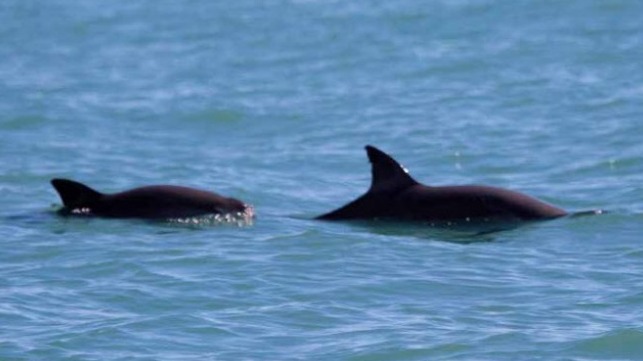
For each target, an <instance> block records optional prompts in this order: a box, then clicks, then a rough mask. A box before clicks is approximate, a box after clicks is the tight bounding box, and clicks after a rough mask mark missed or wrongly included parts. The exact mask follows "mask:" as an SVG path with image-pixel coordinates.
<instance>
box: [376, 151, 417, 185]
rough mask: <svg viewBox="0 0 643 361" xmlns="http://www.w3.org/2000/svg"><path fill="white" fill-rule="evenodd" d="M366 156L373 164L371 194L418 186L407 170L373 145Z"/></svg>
mask: <svg viewBox="0 0 643 361" xmlns="http://www.w3.org/2000/svg"><path fill="white" fill-rule="evenodd" d="M366 154H367V155H368V160H369V161H370V162H371V173H372V175H373V178H372V181H371V188H370V189H369V192H372V191H376V192H378V191H395V190H399V189H401V188H405V187H409V186H412V185H414V184H417V181H415V179H413V178H412V177H411V176H410V175H409V172H408V171H407V170H406V168H404V167H403V166H401V165H400V163H398V162H397V161H396V160H395V159H393V158H392V157H391V156H390V155H388V154H386V153H384V152H382V151H381V150H379V149H377V148H375V147H373V146H372V145H367V146H366Z"/></svg>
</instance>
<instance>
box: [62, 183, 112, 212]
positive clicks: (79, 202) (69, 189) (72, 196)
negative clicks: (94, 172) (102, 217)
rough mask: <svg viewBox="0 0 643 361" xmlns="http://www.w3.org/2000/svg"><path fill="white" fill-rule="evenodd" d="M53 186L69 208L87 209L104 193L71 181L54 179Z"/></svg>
mask: <svg viewBox="0 0 643 361" xmlns="http://www.w3.org/2000/svg"><path fill="white" fill-rule="evenodd" d="M51 185H52V186H54V188H55V189H56V192H58V194H59V195H60V199H62V201H63V205H64V206H65V207H67V208H78V207H87V206H89V205H91V204H93V203H94V202H96V201H97V200H99V199H100V198H101V197H102V196H103V194H102V193H100V192H97V191H95V190H93V189H91V188H89V187H88V186H86V185H84V184H82V183H78V182H74V181H72V180H69V179H52V180H51Z"/></svg>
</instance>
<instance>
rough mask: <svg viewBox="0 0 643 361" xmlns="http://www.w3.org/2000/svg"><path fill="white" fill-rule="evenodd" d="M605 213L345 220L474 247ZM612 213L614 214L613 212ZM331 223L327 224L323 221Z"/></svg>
mask: <svg viewBox="0 0 643 361" xmlns="http://www.w3.org/2000/svg"><path fill="white" fill-rule="evenodd" d="M606 213H607V212H605V211H587V212H577V213H573V214H571V215H569V216H566V217H562V218H557V219H550V220H540V221H506V220H487V221H461V222H454V221H452V222H421V221H399V220H389V219H379V220H352V221H343V222H342V223H344V224H349V225H351V226H354V227H358V228H361V229H364V230H366V231H367V232H371V233H374V234H379V235H385V236H408V237H415V238H420V239H427V240H438V241H443V242H451V243H459V244H471V243H484V242H498V241H501V240H502V239H506V237H505V236H506V235H507V234H508V233H511V232H516V231H522V230H526V229H534V228H536V227H538V226H539V225H544V224H549V223H550V222H564V221H566V220H574V219H585V218H588V217H590V216H598V215H604V214H606ZM610 214H611V213H610ZM321 222H328V221H321Z"/></svg>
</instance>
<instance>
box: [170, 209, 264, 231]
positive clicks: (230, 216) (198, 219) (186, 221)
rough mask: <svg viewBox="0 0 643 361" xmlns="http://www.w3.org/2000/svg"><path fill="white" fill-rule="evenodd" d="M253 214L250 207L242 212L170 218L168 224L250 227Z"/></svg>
mask: <svg viewBox="0 0 643 361" xmlns="http://www.w3.org/2000/svg"><path fill="white" fill-rule="evenodd" d="M254 218H255V212H254V208H253V207H251V206H248V207H246V209H245V210H244V211H243V212H234V213H219V214H204V215H200V216H195V217H181V218H170V219H168V222H169V223H170V224H177V225H185V226H198V227H209V226H218V225H228V224H230V225H235V226H237V227H247V226H252V225H253V223H254Z"/></svg>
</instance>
